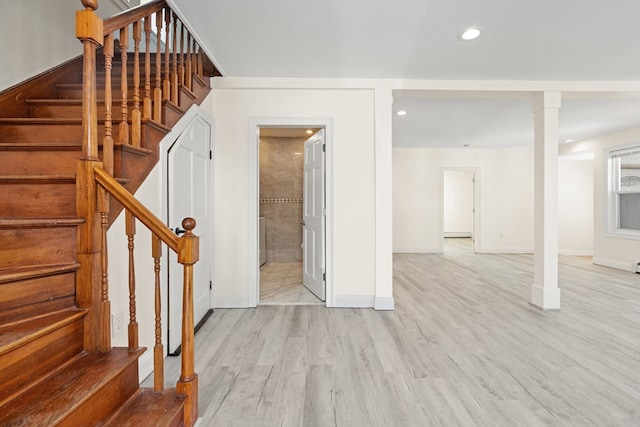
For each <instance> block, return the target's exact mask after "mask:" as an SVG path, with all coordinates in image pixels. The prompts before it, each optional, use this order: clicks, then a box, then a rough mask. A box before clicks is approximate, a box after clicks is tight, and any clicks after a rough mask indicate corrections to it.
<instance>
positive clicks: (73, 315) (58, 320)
mask: <svg viewBox="0 0 640 427" xmlns="http://www.w3.org/2000/svg"><path fill="white" fill-rule="evenodd" d="M86 313H87V310H83V309H78V308H70V309H67V310H61V311H57V312H54V313H49V314H45V315H43V316H39V317H36V318H29V319H21V320H18V321H16V322H11V323H8V324H5V325H1V326H0V355H2V354H5V353H8V352H9V351H12V350H14V349H16V348H18V347H20V346H23V345H25V344H26V343H28V342H31V341H33V340H35V339H38V338H39V337H41V336H43V335H46V334H48V333H49V332H51V331H53V330H56V329H59V328H61V327H62V326H64V325H68V324H69V323H72V322H74V321H76V320H78V319H79V318H81V317H84V316H85V315H86Z"/></svg>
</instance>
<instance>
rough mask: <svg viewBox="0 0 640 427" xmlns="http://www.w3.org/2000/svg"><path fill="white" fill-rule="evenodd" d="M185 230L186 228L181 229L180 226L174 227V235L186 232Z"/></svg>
mask: <svg viewBox="0 0 640 427" xmlns="http://www.w3.org/2000/svg"><path fill="white" fill-rule="evenodd" d="M186 232H187V230H183V229H182V228H180V227H176V231H175V233H176V236H179V235H181V234H184V233H186Z"/></svg>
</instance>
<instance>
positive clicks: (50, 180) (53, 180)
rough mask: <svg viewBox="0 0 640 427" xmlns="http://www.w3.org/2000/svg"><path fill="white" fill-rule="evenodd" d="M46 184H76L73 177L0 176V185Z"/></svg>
mask: <svg viewBox="0 0 640 427" xmlns="http://www.w3.org/2000/svg"><path fill="white" fill-rule="evenodd" d="M25 182H29V183H47V184H72V183H75V182H76V177H75V176H69V175H6V176H0V183H5V184H8V183H25Z"/></svg>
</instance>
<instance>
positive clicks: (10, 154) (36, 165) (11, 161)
mask: <svg viewBox="0 0 640 427" xmlns="http://www.w3.org/2000/svg"><path fill="white" fill-rule="evenodd" d="M0 156H1V157H2V161H3V164H2V174H3V175H72V174H74V173H75V171H76V169H77V166H78V160H79V159H80V156H81V151H80V146H79V145H75V146H73V147H70V149H69V150H64V151H63V150H48V149H47V148H46V147H43V148H42V149H40V150H29V151H19V150H16V149H13V150H3V151H2V152H0Z"/></svg>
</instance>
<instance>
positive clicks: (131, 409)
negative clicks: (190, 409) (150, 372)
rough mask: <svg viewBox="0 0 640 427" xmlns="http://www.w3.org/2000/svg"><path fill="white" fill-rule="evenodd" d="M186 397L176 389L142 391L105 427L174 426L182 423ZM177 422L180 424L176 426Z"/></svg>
mask: <svg viewBox="0 0 640 427" xmlns="http://www.w3.org/2000/svg"><path fill="white" fill-rule="evenodd" d="M184 402H185V397H184V396H181V395H179V394H177V393H176V391H175V390H174V389H166V390H163V391H162V392H154V391H153V390H152V389H140V391H139V392H138V393H136V394H135V395H134V396H133V397H132V398H131V399H129V401H128V402H127V403H126V404H125V405H124V406H123V407H122V408H120V410H119V411H118V412H117V413H116V414H115V415H114V416H113V417H112V418H111V419H109V420H108V421H107V422H106V423H105V424H104V427H139V426H154V427H162V426H173V425H180V424H179V423H181V422H182V411H183V408H184ZM176 420H177V422H178V424H176Z"/></svg>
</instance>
